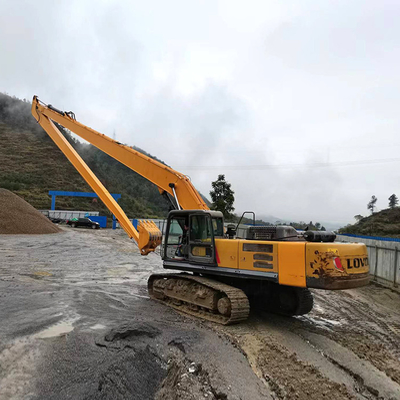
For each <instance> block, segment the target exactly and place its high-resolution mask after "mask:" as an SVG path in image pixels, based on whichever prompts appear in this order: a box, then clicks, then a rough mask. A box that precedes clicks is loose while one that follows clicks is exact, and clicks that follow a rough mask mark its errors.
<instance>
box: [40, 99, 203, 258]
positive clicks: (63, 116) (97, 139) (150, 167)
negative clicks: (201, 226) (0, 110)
mask: <svg viewBox="0 0 400 400" xmlns="http://www.w3.org/2000/svg"><path fill="white" fill-rule="evenodd" d="M32 115H33V116H34V117H35V119H36V120H37V122H38V123H39V124H40V125H41V126H42V128H43V129H44V130H45V131H46V132H47V134H48V135H49V136H50V137H51V138H52V139H53V141H54V142H55V143H56V145H57V146H58V147H59V148H60V150H61V151H62V152H63V153H64V154H65V156H66V157H67V158H68V160H69V161H70V162H71V163H72V164H73V165H74V167H75V168H76V169H77V170H78V172H79V173H80V174H81V175H82V177H83V178H84V179H85V180H86V182H87V183H88V184H89V186H90V187H91V188H92V189H93V190H94V191H95V192H96V193H97V195H98V196H99V197H100V199H101V200H102V201H103V202H104V204H105V205H106V206H107V208H108V209H109V210H110V211H111V212H112V213H113V214H114V215H115V216H116V218H117V219H118V222H119V223H120V225H121V226H122V227H123V229H124V230H125V232H126V233H127V234H128V235H129V237H130V238H132V239H134V240H135V241H136V242H137V243H138V245H139V248H140V250H141V253H142V254H144V255H145V254H148V253H149V252H150V251H154V250H155V248H156V247H157V246H158V245H159V244H160V243H161V233H160V232H159V230H158V228H157V227H156V225H155V224H153V223H151V222H142V223H141V224H140V226H139V228H138V230H139V233H138V231H136V229H135V228H134V226H133V225H132V223H131V222H130V220H129V219H128V217H127V216H126V214H125V212H124V211H123V210H122V208H121V207H120V206H119V205H118V203H117V202H116V201H115V200H114V199H113V198H112V196H111V195H110V193H109V192H108V190H107V189H106V188H105V187H104V186H103V184H102V183H101V182H100V181H99V179H98V178H97V177H96V176H95V175H94V173H93V172H92V171H91V170H90V168H89V167H88V165H87V164H86V163H85V162H84V161H83V159H82V158H81V157H80V156H79V154H78V153H77V152H76V150H75V149H74V148H73V147H72V146H71V144H70V143H69V142H68V141H67V140H66V138H65V137H64V135H63V134H62V133H61V132H60V130H59V129H58V128H57V126H56V125H55V124H54V122H57V123H58V124H60V125H62V126H63V127H65V128H67V129H69V130H70V131H72V132H73V133H75V134H76V135H78V136H79V137H81V138H82V139H84V140H86V141H87V142H89V143H91V144H92V145H94V146H96V147H97V148H98V149H100V150H101V151H103V152H104V153H106V154H108V155H109V156H111V157H113V158H114V159H116V160H118V161H119V162H121V163H122V164H124V165H126V166H127V167H128V168H130V169H132V170H133V171H135V172H136V173H138V174H140V175H142V176H143V177H144V178H146V179H147V180H149V181H150V182H152V183H154V184H155V185H156V186H157V187H158V190H159V191H160V193H161V194H164V195H166V196H167V197H168V199H169V200H170V201H171V203H172V204H173V205H174V207H175V208H177V209H178V210H179V209H200V210H208V209H209V208H208V207H207V204H206V203H205V202H204V201H203V199H202V198H201V196H200V194H199V193H198V192H197V190H196V189H195V188H194V186H193V185H192V183H191V182H190V180H189V178H188V177H187V176H185V175H183V174H181V173H179V172H177V171H175V170H173V169H172V168H170V167H168V166H166V165H164V164H162V163H160V162H158V161H156V160H154V159H152V158H151V157H148V156H146V155H144V154H142V153H140V152H139V151H137V150H134V149H133V148H131V147H129V146H125V145H123V144H121V143H119V142H117V141H115V140H112V139H110V138H109V137H107V136H106V135H103V134H101V133H99V132H97V131H95V130H94V129H91V128H89V127H87V126H85V125H83V124H81V123H79V122H78V121H76V119H75V114H74V113H72V112H64V111H60V110H58V109H56V108H55V107H52V106H51V105H47V104H44V103H43V102H41V101H40V100H39V99H38V97H37V96H34V97H33V101H32Z"/></svg>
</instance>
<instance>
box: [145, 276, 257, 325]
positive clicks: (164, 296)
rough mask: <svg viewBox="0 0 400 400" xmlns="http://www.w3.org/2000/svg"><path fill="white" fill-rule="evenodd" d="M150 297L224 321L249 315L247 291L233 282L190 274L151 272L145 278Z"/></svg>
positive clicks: (183, 310) (189, 312)
mask: <svg viewBox="0 0 400 400" xmlns="http://www.w3.org/2000/svg"><path fill="white" fill-rule="evenodd" d="M147 285H148V291H149V295H150V297H151V298H153V299H156V300H158V301H160V302H162V303H164V304H167V305H169V306H171V307H173V308H175V309H177V310H180V311H182V312H185V313H187V314H190V315H194V316H196V317H200V318H203V319H206V320H208V321H212V322H217V323H219V324H223V325H231V324H236V323H239V322H241V321H244V320H246V319H247V317H248V316H249V312H250V306H249V300H248V298H247V296H246V294H245V293H244V292H243V291H242V290H241V289H237V288H235V287H233V286H229V285H227V284H225V283H220V282H218V281H215V280H212V279H208V278H204V277H200V276H194V275H189V274H185V273H183V274H154V275H151V276H150V278H149V280H148V283H147Z"/></svg>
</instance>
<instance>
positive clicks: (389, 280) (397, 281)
mask: <svg viewBox="0 0 400 400" xmlns="http://www.w3.org/2000/svg"><path fill="white" fill-rule="evenodd" d="M336 241H338V242H351V243H365V244H366V246H367V249H368V257H369V265H370V267H369V268H370V274H371V275H372V276H373V279H374V280H375V281H377V282H378V283H381V284H382V285H385V286H388V287H391V288H394V289H397V290H400V254H399V253H400V243H399V242H391V241H386V240H375V239H367V238H364V237H363V238H358V237H349V236H344V235H338V236H337V239H336Z"/></svg>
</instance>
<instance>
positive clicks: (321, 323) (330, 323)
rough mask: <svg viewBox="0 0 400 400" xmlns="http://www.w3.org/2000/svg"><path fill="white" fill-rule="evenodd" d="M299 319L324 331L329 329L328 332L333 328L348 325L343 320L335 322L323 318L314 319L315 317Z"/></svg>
mask: <svg viewBox="0 0 400 400" xmlns="http://www.w3.org/2000/svg"><path fill="white" fill-rule="evenodd" d="M299 318H300V319H303V320H306V321H309V322H311V323H312V324H314V325H317V326H319V327H320V328H324V329H328V330H331V329H330V328H332V327H333V326H340V325H344V324H345V323H346V322H345V321H343V320H341V321H335V320H331V319H326V318H321V317H318V318H313V317H308V316H304V315H303V316H301V317H299Z"/></svg>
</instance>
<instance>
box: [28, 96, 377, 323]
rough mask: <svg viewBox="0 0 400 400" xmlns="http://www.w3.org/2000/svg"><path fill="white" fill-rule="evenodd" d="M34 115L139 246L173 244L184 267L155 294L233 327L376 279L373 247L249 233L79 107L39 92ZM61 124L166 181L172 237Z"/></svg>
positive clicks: (172, 259)
mask: <svg viewBox="0 0 400 400" xmlns="http://www.w3.org/2000/svg"><path fill="white" fill-rule="evenodd" d="M32 115H33V116H34V117H35V119H36V120H37V122H38V123H39V124H40V125H41V126H42V127H43V129H44V130H45V131H46V132H47V134H48V135H49V136H50V137H51V138H52V140H53V141H54V142H55V143H56V145H57V146H58V147H59V148H60V150H61V151H62V152H63V153H64V154H65V156H66V157H67V158H68V160H69V161H70V162H71V163H72V164H73V165H74V167H75V168H76V169H77V170H78V172H79V173H80V174H81V175H82V177H83V178H84V179H85V180H86V182H87V183H88V184H89V186H91V188H92V189H93V190H94V191H95V192H96V193H97V195H98V196H99V198H100V199H101V200H102V201H103V203H104V204H105V205H106V206H107V208H108V209H109V210H110V212H111V213H113V214H114V215H115V216H116V218H117V219H118V222H119V224H120V225H121V227H122V228H123V229H124V230H125V232H126V233H127V234H128V236H129V237H130V238H132V239H133V240H135V241H136V242H137V244H138V246H139V249H140V252H141V254H142V255H146V254H149V253H150V252H153V251H154V250H155V249H156V248H157V247H158V246H159V245H161V244H162V243H163V245H162V252H161V253H162V259H163V267H164V268H165V269H171V270H177V271H183V272H180V273H175V274H172V273H169V274H154V275H151V276H150V277H149V280H148V291H149V295H150V297H151V298H153V299H157V300H158V301H160V302H163V303H165V304H168V305H169V306H171V307H174V308H176V309H178V310H180V311H183V312H185V313H188V314H192V315H195V316H198V317H200V318H204V319H207V320H210V321H214V322H218V323H221V324H232V323H238V322H240V321H243V320H245V319H246V318H247V317H248V315H249V311H250V305H251V306H252V307H255V308H262V309H265V310H268V311H272V312H277V313H281V314H285V315H303V314H307V313H308V312H310V311H311V309H312V307H313V296H312V294H311V292H310V290H309V288H316V289H328V290H335V289H350V288H356V287H360V286H365V285H367V284H368V282H369V263H368V254H367V249H366V246H365V245H364V244H358V243H336V242H335V238H336V236H335V234H333V233H331V232H321V231H306V232H304V233H303V234H299V233H298V232H297V231H296V230H295V229H294V228H293V227H290V226H255V225H253V226H249V228H248V229H247V231H246V234H245V235H242V236H244V237H243V238H240V237H238V229H237V226H235V225H233V224H231V225H228V226H227V227H225V225H224V220H223V215H222V213H221V212H218V211H211V210H210V209H209V207H208V206H207V204H206V203H205V202H204V200H203V199H202V197H201V196H200V194H199V193H198V192H197V190H196V189H195V188H194V186H193V185H192V183H191V181H190V179H189V178H188V177H187V176H185V175H183V174H181V173H179V172H177V171H175V170H173V169H172V168H170V167H168V166H166V165H164V164H162V163H160V162H158V161H156V160H154V159H152V158H150V157H147V156H146V155H144V154H142V153H140V152H138V151H136V150H134V149H132V148H131V147H129V146H126V145H123V144H121V143H119V142H117V141H115V140H113V139H111V138H109V137H107V136H105V135H103V134H101V133H99V132H96V131H95V130H93V129H91V128H89V127H87V126H85V125H83V124H81V123H79V122H78V121H76V118H75V114H74V113H73V112H71V111H69V112H66V111H61V110H58V109H57V108H55V107H53V106H52V105H50V104H48V105H47V104H44V103H43V102H41V101H40V100H39V99H38V97H37V96H34V97H33V101H32ZM55 123H57V124H59V125H61V126H63V127H64V128H66V129H68V130H70V131H71V132H74V133H75V134H77V135H78V136H80V137H81V138H82V139H84V140H86V141H87V142H89V143H91V144H92V145H94V146H96V147H97V148H98V149H100V150H102V151H103V152H104V153H106V154H108V155H109V156H111V157H113V158H114V159H116V160H118V161H119V162H121V163H122V164H124V165H126V166H127V167H129V168H130V169H132V170H133V171H135V172H137V173H138V174H140V175H142V176H143V177H144V178H146V179H148V180H149V181H150V182H152V183H153V184H155V185H156V186H157V187H158V189H159V191H160V194H161V195H163V196H165V198H166V199H167V200H168V201H169V202H170V205H171V209H172V210H171V211H170V212H169V214H168V218H167V224H166V231H165V236H164V239H163V235H162V233H161V232H160V230H159V229H158V227H157V226H156V225H155V224H154V223H153V222H151V221H142V222H141V223H140V224H139V226H138V229H137V230H136V229H135V228H134V226H133V225H132V223H131V221H130V220H129V219H128V217H127V216H126V214H125V213H124V211H123V210H122V209H121V207H120V206H119V204H118V203H117V202H116V201H115V200H114V199H113V197H112V196H111V195H110V193H109V192H108V191H107V189H106V188H105V187H104V186H103V185H102V183H101V182H100V181H99V179H98V178H97V177H96V176H95V174H94V173H93V172H92V171H91V170H90V168H89V167H88V166H87V164H86V163H85V162H84V161H83V160H82V158H81V157H80V156H79V154H78V153H77V152H76V151H75V149H74V148H73V147H72V146H71V144H70V143H69V142H68V141H67V139H66V138H65V137H64V135H63V134H62V133H61V131H60V130H59V129H58V127H57V126H56V124H55ZM253 216H254V213H253ZM254 219H255V217H254Z"/></svg>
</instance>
